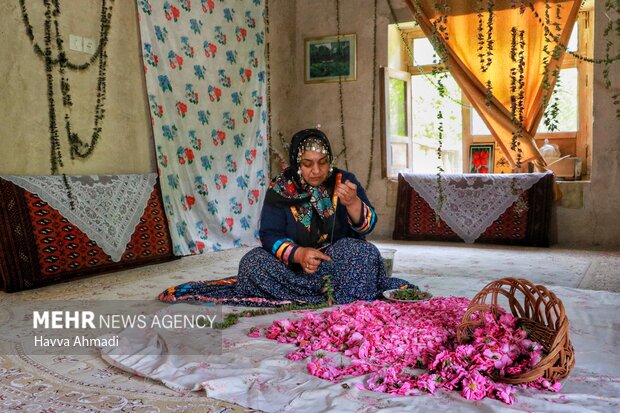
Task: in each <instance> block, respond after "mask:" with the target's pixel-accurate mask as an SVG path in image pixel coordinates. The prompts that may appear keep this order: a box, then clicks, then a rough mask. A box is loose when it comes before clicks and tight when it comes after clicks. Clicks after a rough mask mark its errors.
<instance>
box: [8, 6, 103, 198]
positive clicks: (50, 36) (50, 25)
mask: <svg viewBox="0 0 620 413" xmlns="http://www.w3.org/2000/svg"><path fill="white" fill-rule="evenodd" d="M110 2H112V3H113V2H114V0H110ZM43 5H44V7H45V20H44V24H43V27H44V48H43V49H42V48H41V46H40V45H39V44H38V43H37V42H36V41H35V38H34V32H33V28H32V25H31V24H30V18H29V15H28V9H27V7H26V4H25V0H20V9H21V13H22V20H23V23H24V26H25V29H26V35H27V36H28V38H29V39H30V41H31V43H32V45H33V49H34V52H35V54H36V55H37V56H40V57H41V58H43V60H44V64H45V74H46V78H47V97H48V114H49V129H50V146H51V148H50V169H51V173H52V175H56V174H58V173H59V170H60V168H62V167H63V166H64V163H63V159H62V152H61V148H60V139H59V132H58V124H57V109H56V101H55V94H54V66H56V65H58V73H59V75H60V91H61V95H62V102H63V106H64V107H65V108H67V112H66V113H65V116H64V119H65V130H66V132H67V139H68V142H69V147H70V155H71V158H72V159H74V158H75V157H79V158H87V157H88V156H90V155H91V154H92V153H93V151H94V150H95V147H96V146H97V142H98V141H99V138H100V136H101V124H102V122H103V119H104V114H105V110H104V104H105V98H106V65H107V53H106V45H107V41H108V34H109V31H110V21H111V17H112V6H109V7H108V5H107V0H102V2H101V13H100V15H101V16H100V19H101V24H100V30H99V44H98V46H97V49H96V51H95V54H93V56H91V58H90V59H89V61H87V62H86V63H82V64H76V63H74V62H72V61H70V60H69V59H68V57H67V54H66V52H65V50H64V41H63V40H62V36H61V34H60V29H59V22H58V20H59V18H60V14H61V10H60V3H59V0H43ZM52 30H53V33H52ZM53 44H55V47H56V50H57V56H56V57H53V52H52V47H53ZM97 60H99V68H98V76H97V101H96V104H95V114H94V122H93V123H94V126H93V133H92V136H91V138H90V141H89V142H84V141H83V140H82V139H81V138H80V137H79V135H78V134H77V133H75V132H73V130H72V127H71V116H70V112H71V108H72V107H73V98H72V96H71V86H70V84H69V79H68V77H67V69H70V70H73V71H82V70H86V69H88V68H89V67H90V66H91V65H92V64H93V63H94V62H95V61H97ZM64 182H65V186H67V187H68V181H67V180H66V179H64ZM67 193H68V194H70V193H71V191H70V188H67Z"/></svg>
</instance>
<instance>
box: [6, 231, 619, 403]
mask: <svg viewBox="0 0 620 413" xmlns="http://www.w3.org/2000/svg"><path fill="white" fill-rule="evenodd" d="M377 244H378V245H380V246H382V247H387V248H396V249H397V253H396V257H395V261H394V275H406V276H409V277H411V279H412V280H413V281H414V282H415V275H416V274H419V275H425V276H437V277H441V276H446V275H450V276H458V277H473V278H476V279H488V278H501V277H505V276H516V277H524V278H528V279H529V280H531V281H533V282H535V283H542V284H545V285H548V286H552V285H562V286H568V287H580V288H588V289H607V290H611V291H620V265H619V264H620V252H618V251H612V252H609V251H607V252H605V251H577V250H564V249H555V248H551V249H538V248H523V247H503V246H480V245H465V244H456V243H446V244H442V243H420V242H415V243H414V242H389V241H388V242H377ZM247 251H248V249H247V248H244V249H237V250H230V251H223V252H218V253H210V254H205V255H201V256H194V257H187V258H183V259H180V260H176V261H172V262H168V263H164V264H158V265H154V266H150V267H144V268H139V269H133V270H128V271H124V272H118V273H113V274H106V275H101V276H97V277H92V278H87V279H82V280H77V281H73V282H70V283H65V284H59V285H54V286H49V287H45V288H40V289H37V290H32V291H24V292H18V293H14V294H5V293H0V302H2V303H3V304H4V305H7V304H8V305H9V306H10V304H11V303H24V302H25V301H28V302H33V303H34V302H36V301H45V300H55V301H56V300H58V301H66V300H83V299H85V298H88V299H93V300H139V299H144V300H154V298H155V297H156V295H157V294H158V293H159V292H160V291H161V290H163V289H164V288H166V287H168V286H170V285H173V284H178V283H181V282H183V281H189V280H198V279H215V278H221V277H225V276H230V275H235V273H236V269H237V264H238V262H239V259H240V258H241V256H242V255H243V254H244V253H245V252H247ZM409 277H408V278H409ZM33 305H34V304H33ZM284 316H285V315H284V314H283V318H284ZM24 321H27V320H16V319H13V313H12V312H11V311H2V312H0V331H1V332H4V333H5V334H2V337H0V350H1V352H0V412H11V411H24V412H45V413H52V412H109V411H116V412H129V411H131V412H241V411H251V410H248V409H246V408H243V407H241V406H238V405H234V404H230V403H226V402H221V401H218V400H215V399H211V398H207V397H205V396H204V395H203V393H179V392H175V391H173V390H170V389H168V388H167V387H165V386H163V385H162V384H160V383H156V382H153V381H149V380H145V379H144V378H141V377H137V376H132V375H131V374H129V373H127V372H124V371H121V370H118V369H116V368H114V367H111V366H109V365H108V364H106V363H104V362H103V361H102V360H101V359H100V358H99V356H98V354H97V352H96V351H95V350H93V351H92V353H91V354H85V355H78V356H50V355H39V356H34V355H27V354H24V351H23V349H22V348H21V345H20V344H19V342H17V341H16V340H8V339H7V337H6V332H8V331H12V329H16V328H19V325H20V323H22V324H23V323H24Z"/></svg>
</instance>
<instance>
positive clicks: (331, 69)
mask: <svg viewBox="0 0 620 413" xmlns="http://www.w3.org/2000/svg"><path fill="white" fill-rule="evenodd" d="M304 49H305V58H304V63H305V64H304V70H305V75H304V82H305V83H323V82H338V80H339V79H342V80H343V81H350V80H355V79H356V76H357V73H356V64H355V62H356V42H355V35H354V34H344V35H340V36H325V37H315V38H310V39H306V40H305V48H304Z"/></svg>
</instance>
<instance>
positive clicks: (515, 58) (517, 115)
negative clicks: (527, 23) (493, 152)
mask: <svg viewBox="0 0 620 413" xmlns="http://www.w3.org/2000/svg"><path fill="white" fill-rule="evenodd" d="M510 33H511V44H510V60H511V61H512V62H513V63H514V64H515V65H514V66H513V67H512V68H511V69H510V113H511V121H512V123H513V125H514V129H513V131H512V141H511V144H510V149H512V151H514V152H515V153H516V154H517V157H516V160H515V164H516V167H517V169H520V168H521V160H522V155H523V150H522V149H521V138H523V132H524V127H523V119H524V118H523V114H524V106H523V101H524V98H525V90H524V89H525V75H524V72H525V31H524V30H517V28H516V27H514V26H513V27H512V28H511V30H510Z"/></svg>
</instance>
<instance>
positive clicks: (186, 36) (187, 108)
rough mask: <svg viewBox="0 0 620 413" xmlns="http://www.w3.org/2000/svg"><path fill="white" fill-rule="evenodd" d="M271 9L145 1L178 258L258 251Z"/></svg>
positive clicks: (254, 3)
mask: <svg viewBox="0 0 620 413" xmlns="http://www.w3.org/2000/svg"><path fill="white" fill-rule="evenodd" d="M264 2H265V0H247V1H238V0H193V1H190V0H168V1H155V0H137V4H138V14H139V19H140V33H141V37H142V53H143V59H144V71H145V76H146V89H147V93H148V99H149V104H150V111H151V119H152V124H153V133H154V139H155V149H156V152H157V164H158V171H159V176H160V180H161V188H162V194H163V198H164V204H165V209H166V214H167V216H168V221H169V224H170V232H171V236H172V239H173V244H174V252H175V255H188V254H197V253H201V252H202V251H205V250H213V251H217V250H221V249H227V248H233V247H239V246H246V245H252V244H255V243H256V242H257V239H258V234H257V223H258V219H259V217H260V209H261V206H262V198H263V193H264V190H265V189H266V179H267V176H268V171H267V170H266V168H267V166H268V162H267V160H268V149H267V148H268V147H267V140H266V130H267V113H266V97H265V94H266V69H265V67H266V65H265V32H264V29H265V25H264V19H263V14H264V11H265V4H264Z"/></svg>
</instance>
